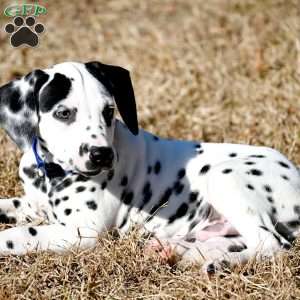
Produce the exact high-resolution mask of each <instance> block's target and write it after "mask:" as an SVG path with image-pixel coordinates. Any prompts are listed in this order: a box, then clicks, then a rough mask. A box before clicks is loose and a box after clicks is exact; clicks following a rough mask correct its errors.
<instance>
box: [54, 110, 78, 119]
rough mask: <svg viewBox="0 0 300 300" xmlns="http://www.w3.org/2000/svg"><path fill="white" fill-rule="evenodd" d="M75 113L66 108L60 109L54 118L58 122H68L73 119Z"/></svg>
mask: <svg viewBox="0 0 300 300" xmlns="http://www.w3.org/2000/svg"><path fill="white" fill-rule="evenodd" d="M74 113H75V111H74V110H71V109H69V108H66V107H59V108H58V109H57V110H56V111H55V112H54V117H55V118H56V119H58V120H62V121H68V120H70V119H71V118H72V117H73V115H74Z"/></svg>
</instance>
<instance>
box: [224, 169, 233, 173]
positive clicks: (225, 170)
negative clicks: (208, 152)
mask: <svg viewBox="0 0 300 300" xmlns="http://www.w3.org/2000/svg"><path fill="white" fill-rule="evenodd" d="M231 172H232V169H224V170H223V171H222V173H223V174H229V173H231Z"/></svg>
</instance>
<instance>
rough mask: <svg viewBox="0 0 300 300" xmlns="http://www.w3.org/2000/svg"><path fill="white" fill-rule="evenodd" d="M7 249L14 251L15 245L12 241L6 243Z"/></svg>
mask: <svg viewBox="0 0 300 300" xmlns="http://www.w3.org/2000/svg"><path fill="white" fill-rule="evenodd" d="M6 247H7V248H8V249H14V243H13V242H12V241H6Z"/></svg>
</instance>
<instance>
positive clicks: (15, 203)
mask: <svg viewBox="0 0 300 300" xmlns="http://www.w3.org/2000/svg"><path fill="white" fill-rule="evenodd" d="M13 205H14V207H15V208H18V207H20V205H21V203H20V201H19V200H17V199H14V200H13Z"/></svg>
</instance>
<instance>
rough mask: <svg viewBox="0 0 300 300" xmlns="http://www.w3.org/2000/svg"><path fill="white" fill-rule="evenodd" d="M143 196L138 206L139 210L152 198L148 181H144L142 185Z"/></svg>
mask: <svg viewBox="0 0 300 300" xmlns="http://www.w3.org/2000/svg"><path fill="white" fill-rule="evenodd" d="M142 193H143V198H142V204H141V206H140V207H139V210H142V209H143V208H144V207H145V205H146V204H147V203H148V202H149V201H150V200H151V198H152V191H151V184H150V182H146V183H145V185H144V187H143V191H142Z"/></svg>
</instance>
